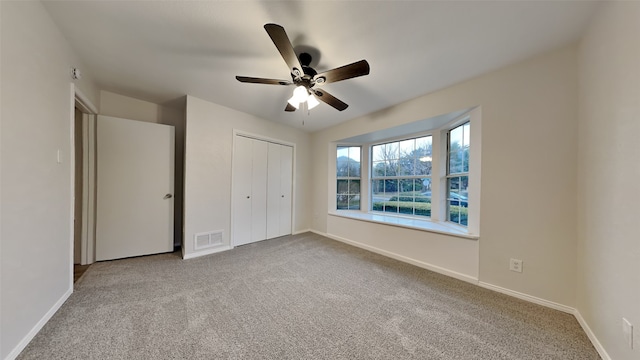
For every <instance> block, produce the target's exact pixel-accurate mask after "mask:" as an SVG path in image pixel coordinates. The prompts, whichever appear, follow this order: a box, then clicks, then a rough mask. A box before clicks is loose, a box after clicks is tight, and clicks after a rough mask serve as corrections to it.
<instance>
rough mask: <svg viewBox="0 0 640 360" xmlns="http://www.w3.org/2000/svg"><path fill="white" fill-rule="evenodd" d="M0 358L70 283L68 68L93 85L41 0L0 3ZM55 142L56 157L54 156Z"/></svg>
mask: <svg viewBox="0 0 640 360" xmlns="http://www.w3.org/2000/svg"><path fill="white" fill-rule="evenodd" d="M0 12H1V18H0V24H1V25H0V26H1V29H0V30H1V31H0V34H1V36H2V38H1V43H2V54H1V77H2V81H1V85H0V86H1V92H2V94H1V99H2V106H0V108H1V114H2V116H1V118H2V126H1V129H2V130H1V136H0V139H1V140H0V154H1V156H2V160H1V162H0V174H1V175H0V179H1V180H0V184H1V187H0V196H1V201H0V204H1V205H0V206H1V211H0V214H1V218H0V227H1V232H0V234H1V238H0V247H1V250H0V254H1V255H0V269H1V270H0V274H1V275H0V277H1V278H0V282H1V284H2V290H1V295H0V358H2V359H5V358H8V357H11V358H13V357H15V356H16V355H17V353H18V352H19V351H20V350H21V349H22V348H23V347H24V346H26V344H27V342H28V341H29V340H30V339H31V337H32V336H34V335H35V332H36V331H37V330H39V328H40V327H41V326H42V325H44V322H45V321H46V320H48V318H49V317H50V316H51V315H53V311H55V310H56V309H57V307H58V306H60V305H61V303H62V302H63V301H64V300H65V299H66V297H67V296H68V295H69V294H71V291H72V281H73V274H72V263H73V253H72V245H73V238H72V209H73V204H72V201H71V198H72V173H73V167H72V164H73V159H74V157H73V151H72V149H73V147H72V144H73V142H72V139H73V137H72V134H73V132H72V119H73V105H72V104H73V95H72V94H71V83H72V80H71V77H70V69H71V68H72V67H78V68H80V69H81V70H83V74H84V76H83V79H82V80H79V81H75V84H76V86H77V87H78V88H80V90H82V92H83V94H85V95H86V96H87V97H88V98H89V100H90V101H92V102H93V103H94V104H97V103H98V101H97V100H98V96H97V94H98V91H97V88H96V87H95V86H94V85H93V82H92V81H91V74H90V73H89V71H87V70H86V69H85V68H84V67H83V66H82V64H81V62H80V61H79V59H78V58H77V57H76V56H75V55H74V53H73V51H72V49H71V48H70V47H69V44H68V43H67V42H66V40H65V39H64V37H63V36H62V34H61V33H60V32H59V31H58V28H57V27H56V26H55V24H54V23H53V21H52V20H51V18H50V17H49V14H48V13H47V11H46V10H45V9H44V7H43V6H42V4H41V3H40V2H31V1H24V2H9V1H2V2H0ZM58 150H60V154H61V160H62V162H61V163H58V162H57V152H58Z"/></svg>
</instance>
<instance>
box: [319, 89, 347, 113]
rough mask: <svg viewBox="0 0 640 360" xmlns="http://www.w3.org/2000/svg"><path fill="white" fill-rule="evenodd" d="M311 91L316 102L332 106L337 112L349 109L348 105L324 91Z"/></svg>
mask: <svg viewBox="0 0 640 360" xmlns="http://www.w3.org/2000/svg"><path fill="white" fill-rule="evenodd" d="M312 91H313V94H314V95H315V96H316V97H317V98H318V100H320V101H322V102H324V103H327V104H329V105H331V106H333V107H334V108H336V109H337V110H339V111H342V110H344V109H346V108H348V107H349V105H347V104H345V103H343V102H342V101H340V100H338V99H337V98H336V97H334V96H333V95H331V94H329V93H328V92H326V91H324V90H316V89H312Z"/></svg>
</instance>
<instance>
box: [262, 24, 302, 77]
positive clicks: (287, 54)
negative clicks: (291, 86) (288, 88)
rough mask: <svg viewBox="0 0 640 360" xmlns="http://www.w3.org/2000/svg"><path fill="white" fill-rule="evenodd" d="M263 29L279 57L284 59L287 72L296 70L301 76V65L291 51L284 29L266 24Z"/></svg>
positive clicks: (291, 46)
mask: <svg viewBox="0 0 640 360" xmlns="http://www.w3.org/2000/svg"><path fill="white" fill-rule="evenodd" d="M264 29H265V30H267V34H269V37H270V38H271V40H272V41H273V44H274V45H275V46H276V48H278V51H279V52H280V55H282V58H283V59H284V62H286V63H287V66H289V71H291V72H292V73H293V70H294V69H297V70H298V72H299V73H300V75H302V73H303V72H302V65H300V61H299V60H298V57H297V56H296V53H295V51H293V45H291V41H290V40H289V37H288V36H287V33H286V32H285V31H284V28H283V27H282V26H280V25H277V24H266V25H265V26H264Z"/></svg>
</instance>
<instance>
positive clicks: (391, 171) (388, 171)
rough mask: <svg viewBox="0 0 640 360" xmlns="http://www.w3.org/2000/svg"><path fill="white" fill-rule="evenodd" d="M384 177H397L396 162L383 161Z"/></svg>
mask: <svg viewBox="0 0 640 360" xmlns="http://www.w3.org/2000/svg"><path fill="white" fill-rule="evenodd" d="M384 167H385V172H384V174H385V176H396V175H398V162H397V161H385V164H384Z"/></svg>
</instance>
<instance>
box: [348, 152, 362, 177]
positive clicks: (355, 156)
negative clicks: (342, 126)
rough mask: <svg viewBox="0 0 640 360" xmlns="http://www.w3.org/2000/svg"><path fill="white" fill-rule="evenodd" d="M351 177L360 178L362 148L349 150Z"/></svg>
mask: <svg viewBox="0 0 640 360" xmlns="http://www.w3.org/2000/svg"><path fill="white" fill-rule="evenodd" d="M349 176H350V177H360V147H359V146H352V147H350V148H349Z"/></svg>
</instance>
